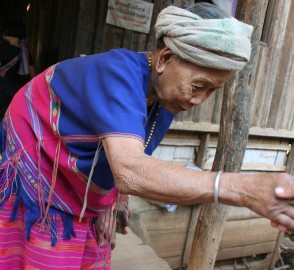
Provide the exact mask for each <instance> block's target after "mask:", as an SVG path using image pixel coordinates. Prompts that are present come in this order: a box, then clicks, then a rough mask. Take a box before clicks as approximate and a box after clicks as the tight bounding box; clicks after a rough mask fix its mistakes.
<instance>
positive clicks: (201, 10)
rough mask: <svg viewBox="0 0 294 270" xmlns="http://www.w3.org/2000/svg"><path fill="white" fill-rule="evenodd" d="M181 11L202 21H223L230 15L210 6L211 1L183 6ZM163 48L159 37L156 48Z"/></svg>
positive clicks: (213, 5) (215, 6) (163, 45)
mask: <svg viewBox="0 0 294 270" xmlns="http://www.w3.org/2000/svg"><path fill="white" fill-rule="evenodd" d="M182 8H183V9H186V10H188V11H190V12H192V13H194V14H196V15H198V16H199V17H201V18H202V19H224V18H229V17H230V15H229V14H227V12H225V11H224V10H222V9H220V8H219V7H218V6H217V5H215V4H212V3H211V1H207V2H201V1H200V2H198V3H195V4H190V5H183V7H182ZM163 47H165V44H164V41H163V37H161V38H160V39H159V40H157V42H156V48H163Z"/></svg>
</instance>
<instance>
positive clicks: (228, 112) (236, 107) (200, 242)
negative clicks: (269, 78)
mask: <svg viewBox="0 0 294 270" xmlns="http://www.w3.org/2000/svg"><path fill="white" fill-rule="evenodd" d="M267 4H268V0H246V1H245V0H239V2H238V7H237V15H236V17H237V18H238V19H239V20H240V21H243V22H246V23H248V24H252V25H254V26H255V29H254V32H253V37H252V53H251V60H250V62H249V63H248V64H247V65H246V66H245V68H244V69H243V70H242V71H240V72H236V73H235V74H234V75H233V76H231V78H230V80H229V82H228V83H227V84H226V86H225V89H224V98H223V104H222V112H221V123H220V132H219V140H218V145H217V150H216V155H215V159H214V163H213V167H212V170H213V171H218V170H222V171H225V172H238V171H240V169H241V166H242V161H243V157H244V153H245V149H246V145H247V141H248V136H249V125H250V113H249V112H250V107H251V99H250V89H249V83H250V82H249V80H250V75H251V72H252V66H253V65H254V61H256V60H255V55H256V54H257V50H258V42H259V40H260V35H261V31H262V25H263V20H264V14H261V13H262V12H263V11H264V10H265V8H264V6H267ZM226 217H227V206H225V205H215V204H206V205H203V206H202V207H201V209H200V213H199V217H198V221H197V224H196V229H195V234H194V238H193V244H192V249H191V254H190V259H189V263H188V267H187V269H188V270H198V269H199V270H200V269H201V270H202V269H203V270H204V269H205V270H211V269H213V268H214V264H215V260H216V256H217V251H218V247H219V243H220V240H221V235H222V231H223V228H224V224H225V222H226Z"/></svg>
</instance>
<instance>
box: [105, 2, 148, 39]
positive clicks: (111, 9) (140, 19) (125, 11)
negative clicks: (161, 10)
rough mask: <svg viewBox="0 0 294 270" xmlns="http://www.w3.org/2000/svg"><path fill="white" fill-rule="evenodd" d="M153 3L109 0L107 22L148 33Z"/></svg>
mask: <svg viewBox="0 0 294 270" xmlns="http://www.w3.org/2000/svg"><path fill="white" fill-rule="evenodd" d="M152 12H153V4H152V3H148V2H145V1H140V0H108V11H107V17H106V23H108V24H112V25H115V26H119V27H122V28H126V29H129V30H133V31H138V32H143V33H148V32H149V29H150V24H151V18H152Z"/></svg>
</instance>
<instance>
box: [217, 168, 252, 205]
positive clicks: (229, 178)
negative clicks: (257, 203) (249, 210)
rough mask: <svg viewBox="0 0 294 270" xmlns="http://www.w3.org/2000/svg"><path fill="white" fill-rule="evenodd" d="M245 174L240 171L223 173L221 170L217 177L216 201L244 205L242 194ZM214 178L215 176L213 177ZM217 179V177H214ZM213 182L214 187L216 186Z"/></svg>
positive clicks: (244, 191) (243, 192)
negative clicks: (218, 177)
mask: <svg viewBox="0 0 294 270" xmlns="http://www.w3.org/2000/svg"><path fill="white" fill-rule="evenodd" d="M244 177H245V175H242V174H240V173H224V172H222V173H221V175H220V179H219V184H218V189H217V190H215V193H216V191H217V192H218V201H217V202H219V203H223V204H228V205H234V206H245V202H244V194H245V193H246V190H245V185H244V183H245V180H244ZM215 178H216V177H215ZM215 180H217V179H215ZM216 184H217V183H216V182H215V188H216Z"/></svg>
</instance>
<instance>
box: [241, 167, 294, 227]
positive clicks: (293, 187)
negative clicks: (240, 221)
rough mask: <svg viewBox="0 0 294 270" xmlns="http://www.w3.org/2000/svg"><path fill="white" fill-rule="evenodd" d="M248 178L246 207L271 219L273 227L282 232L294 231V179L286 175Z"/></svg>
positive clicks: (245, 195)
mask: <svg viewBox="0 0 294 270" xmlns="http://www.w3.org/2000/svg"><path fill="white" fill-rule="evenodd" d="M248 177H249V180H248V183H247V182H245V183H244V185H245V188H244V190H245V191H246V192H245V194H244V204H245V206H246V207H248V208H250V209H251V210H253V211H254V212H256V213H258V214H260V215H262V216H264V217H267V218H269V219H270V220H271V225H272V226H273V227H275V228H278V229H279V230H280V231H282V232H285V231H287V230H294V177H293V176H292V175H290V174H286V173H276V174H253V175H249V176H248ZM246 178H247V177H245V179H244V180H246Z"/></svg>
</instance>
